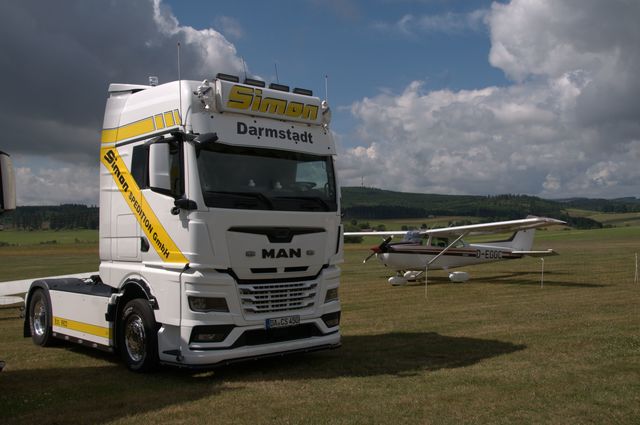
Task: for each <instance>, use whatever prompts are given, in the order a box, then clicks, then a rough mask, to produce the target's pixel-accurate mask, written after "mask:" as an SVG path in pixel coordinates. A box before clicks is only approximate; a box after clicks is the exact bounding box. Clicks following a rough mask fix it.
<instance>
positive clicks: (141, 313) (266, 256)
mask: <svg viewBox="0 0 640 425" xmlns="http://www.w3.org/2000/svg"><path fill="white" fill-rule="evenodd" d="M329 121H330V110H329V108H328V106H327V104H326V102H324V101H321V100H320V99H319V98H318V97H314V96H313V94H312V93H311V92H310V91H308V90H304V89H297V88H296V89H293V90H290V88H289V87H287V86H284V85H280V84H270V85H269V86H268V87H266V84H265V83H264V82H263V81H260V80H254V79H244V81H243V82H240V80H239V78H238V77H236V76H232V75H225V74H218V75H217V76H216V78H214V79H212V80H211V81H207V80H205V81H204V82H196V81H184V80H182V81H175V82H171V83H167V84H162V85H148V86H147V85H132V84H111V85H110V86H109V97H108V100H107V105H106V111H105V116H104V125H103V130H102V137H101V149H100V163H101V164H100V238H99V241H100V242H99V245H100V247H99V248H100V270H99V273H98V274H97V275H93V276H90V277H89V276H87V278H84V279H83V278H59V279H40V280H36V281H34V282H33V283H32V284H31V285H30V288H29V291H28V293H27V296H26V299H25V304H26V311H25V326H24V333H25V337H28V336H31V338H32V339H33V341H34V343H35V344H38V345H41V346H46V345H49V344H50V343H51V342H52V341H53V340H54V339H55V338H61V339H64V340H68V341H73V342H76V343H80V344H84V345H89V346H91V347H95V348H100V349H104V350H109V351H118V352H119V353H120V354H121V356H122V358H123V359H124V361H125V363H126V364H127V366H128V367H129V368H130V369H132V370H135V371H146V370H149V369H151V368H153V367H154V366H155V365H157V364H159V363H161V364H173V365H180V366H189V367H198V366H211V365H217V364H225V363H229V362H232V361H237V360H243V359H252V358H259V357H263V356H272V355H280V354H285V353H293V352H305V351H313V350H320V349H329V348H336V347H339V346H340V328H339V324H340V301H339V297H338V287H339V277H340V268H339V264H340V263H341V262H342V261H343V246H342V244H343V242H342V228H341V225H340V195H339V187H338V184H337V182H336V174H335V170H334V155H335V153H336V151H335V145H334V141H333V138H332V135H331V132H330V130H329V127H328V126H329Z"/></svg>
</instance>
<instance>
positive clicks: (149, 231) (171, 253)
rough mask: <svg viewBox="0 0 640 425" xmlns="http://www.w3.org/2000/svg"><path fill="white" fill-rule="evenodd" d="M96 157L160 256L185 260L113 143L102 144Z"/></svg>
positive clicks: (175, 260) (177, 261) (165, 258)
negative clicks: (98, 156) (111, 145)
mask: <svg viewBox="0 0 640 425" xmlns="http://www.w3.org/2000/svg"><path fill="white" fill-rule="evenodd" d="M100 160H101V161H102V164H104V166H105V167H107V170H109V172H110V173H111V176H112V177H113V180H114V181H115V183H116V186H117V187H118V189H119V190H120V193H121V194H122V196H123V197H124V200H125V202H126V203H127V205H129V208H131V211H132V212H133V214H134V215H135V216H136V219H137V220H138V223H139V224H140V227H141V228H142V230H143V231H144V234H145V235H146V236H147V239H148V240H149V243H150V244H151V245H152V246H153V248H154V249H155V250H156V252H157V253H158V255H159V256H160V258H161V259H162V260H163V261H166V262H169V263H182V264H186V263H188V262H189V260H187V258H186V257H185V256H184V255H183V254H182V252H181V251H180V249H179V248H178V246H177V245H176V244H175V242H174V241H173V239H171V237H170V236H169V234H168V233H167V231H166V230H165V229H164V227H163V226H162V223H160V220H158V217H157V216H156V214H155V213H154V212H153V209H151V206H150V205H149V203H148V202H147V200H146V199H145V197H144V195H143V194H142V192H141V191H140V188H139V187H138V185H137V183H136V181H135V180H134V179H133V177H132V176H131V174H130V173H129V169H128V168H127V166H126V165H125V163H124V161H123V160H122V158H121V157H120V155H119V154H118V151H117V149H116V148H115V147H111V148H109V147H105V148H102V149H101V150H100Z"/></svg>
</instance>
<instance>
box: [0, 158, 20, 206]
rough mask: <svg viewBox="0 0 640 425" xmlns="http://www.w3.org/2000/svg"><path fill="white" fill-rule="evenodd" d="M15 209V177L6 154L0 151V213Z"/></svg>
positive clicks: (11, 164)
mask: <svg viewBox="0 0 640 425" xmlns="http://www.w3.org/2000/svg"><path fill="white" fill-rule="evenodd" d="M15 209H16V177H15V174H14V172H13V163H12V162H11V158H10V157H9V155H8V154H6V153H4V152H2V151H0V213H1V212H3V211H11V210H15Z"/></svg>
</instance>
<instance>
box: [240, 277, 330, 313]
mask: <svg viewBox="0 0 640 425" xmlns="http://www.w3.org/2000/svg"><path fill="white" fill-rule="evenodd" d="M317 287H318V284H317V282H315V281H307V282H293V283H250V284H241V285H238V288H239V291H240V301H241V303H242V308H243V309H244V311H245V312H247V313H273V312H278V311H290V310H302V309H305V308H308V307H312V306H313V300H314V298H315V296H316V290H317Z"/></svg>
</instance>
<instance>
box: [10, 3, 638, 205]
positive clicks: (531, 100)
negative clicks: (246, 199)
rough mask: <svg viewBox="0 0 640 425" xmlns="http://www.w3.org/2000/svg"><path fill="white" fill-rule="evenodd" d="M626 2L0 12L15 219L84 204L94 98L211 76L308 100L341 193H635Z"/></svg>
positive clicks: (63, 6) (23, 6)
mask: <svg viewBox="0 0 640 425" xmlns="http://www.w3.org/2000/svg"><path fill="white" fill-rule="evenodd" d="M638 18H640V2H639V1H637V0H610V1H602V0H511V1H506V0H504V1H499V2H497V1H496V2H491V1H481V0H295V1H294V0H272V1H259V0H235V1H217V0H216V1H214V0H193V1H187V0H183V1H178V0H136V1H130V0H62V1H59V2H42V1H37V0H21V1H20V2H8V1H7V2H2V3H0V47H1V48H0V52H1V53H0V61H1V62H0V73H1V75H2V87H3V90H2V96H0V109H1V110H2V112H3V113H2V114H0V126H1V128H2V129H3V134H4V137H3V138H2V141H0V150H2V151H5V152H8V153H10V154H11V156H12V159H13V161H14V164H15V166H16V174H17V196H18V205H42V204H60V203H82V204H90V205H96V204H97V203H98V169H99V168H98V164H99V160H98V152H99V144H100V131H101V126H102V118H103V113H104V105H105V101H106V97H107V88H108V85H109V83H112V82H121V83H137V84H146V83H147V81H148V76H150V75H155V76H158V77H159V79H160V82H161V83H162V82H169V81H173V80H176V79H177V59H176V56H177V54H176V51H177V47H176V46H177V43H178V42H180V43H181V46H182V47H181V75H182V77H183V78H187V79H195V80H203V79H205V78H209V79H211V78H212V77H213V76H214V75H215V74H216V73H218V72H226V73H235V74H239V75H244V73H245V72H246V73H247V75H248V76H250V77H257V78H261V79H264V80H266V81H267V82H272V81H279V82H281V83H283V84H288V85H290V86H292V87H303V88H308V89H312V90H313V91H314V93H315V94H316V95H318V96H320V97H322V98H324V97H325V75H326V76H328V84H327V87H328V90H327V91H326V94H327V95H328V101H329V104H330V106H331V108H332V111H333V113H332V116H333V121H332V127H331V128H332V131H333V132H334V136H335V139H336V142H337V144H338V156H337V167H338V172H339V177H340V180H341V184H342V185H343V186H360V185H361V184H364V185H365V186H367V187H377V188H382V189H388V190H397V191H410V192H420V193H440V194H471V195H494V194H504V193H512V194H513V193H517V194H528V195H536V196H541V197H544V198H551V199H557V198H568V197H591V198H597V197H602V198H615V197H626V196H634V197H635V196H638V195H639V192H640V190H639V189H640V166H638V163H639V160H640V78H637V74H638V70H639V69H640V48H638V46H640V25H638V24H637V21H638Z"/></svg>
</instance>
